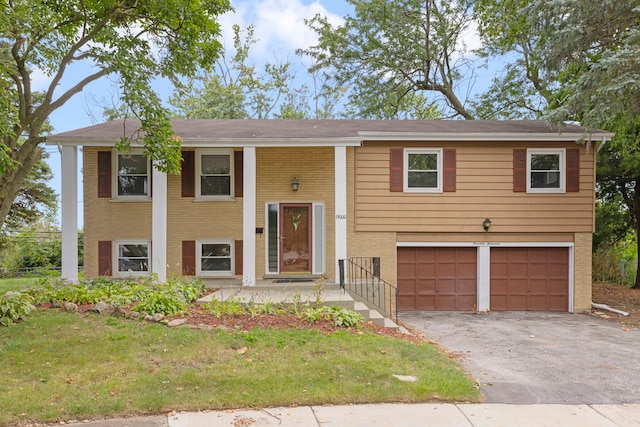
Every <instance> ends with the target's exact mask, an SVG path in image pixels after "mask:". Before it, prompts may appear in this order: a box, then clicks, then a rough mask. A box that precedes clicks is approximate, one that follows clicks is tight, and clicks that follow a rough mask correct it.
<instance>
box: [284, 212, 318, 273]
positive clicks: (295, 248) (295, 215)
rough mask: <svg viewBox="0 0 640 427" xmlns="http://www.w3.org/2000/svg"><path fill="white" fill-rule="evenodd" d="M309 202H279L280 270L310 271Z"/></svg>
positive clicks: (286, 271)
mask: <svg viewBox="0 0 640 427" xmlns="http://www.w3.org/2000/svg"><path fill="white" fill-rule="evenodd" d="M311 224H312V223H311V203H282V204H280V272H281V273H311V259H312V258H311Z"/></svg>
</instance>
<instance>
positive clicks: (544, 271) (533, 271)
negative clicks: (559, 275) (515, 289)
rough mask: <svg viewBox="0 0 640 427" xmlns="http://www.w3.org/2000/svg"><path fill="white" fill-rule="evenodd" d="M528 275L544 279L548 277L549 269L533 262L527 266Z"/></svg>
mask: <svg viewBox="0 0 640 427" xmlns="http://www.w3.org/2000/svg"><path fill="white" fill-rule="evenodd" d="M529 277H532V278H542V279H545V278H547V277H549V269H548V268H547V266H546V265H540V264H534V265H531V266H530V267H529Z"/></svg>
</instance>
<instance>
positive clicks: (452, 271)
mask: <svg viewBox="0 0 640 427" xmlns="http://www.w3.org/2000/svg"><path fill="white" fill-rule="evenodd" d="M456 274H457V266H456V264H454V263H449V262H447V263H446V264H444V263H443V264H438V268H437V271H436V275H437V277H438V278H455V277H456Z"/></svg>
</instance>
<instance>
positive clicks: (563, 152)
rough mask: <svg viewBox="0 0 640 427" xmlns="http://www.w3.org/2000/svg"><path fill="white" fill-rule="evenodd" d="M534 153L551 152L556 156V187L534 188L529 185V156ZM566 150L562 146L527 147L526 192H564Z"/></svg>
mask: <svg viewBox="0 0 640 427" xmlns="http://www.w3.org/2000/svg"><path fill="white" fill-rule="evenodd" d="M534 154H544V155H548V154H553V155H557V156H558V165H559V168H560V169H559V171H558V172H559V175H560V176H559V178H558V180H559V182H558V188H536V187H532V186H531V172H532V171H531V158H532V156H533V155H534ZM565 156H566V150H565V149H564V148H529V149H528V150H527V193H543V194H544V193H565V192H566V187H565V185H566V184H565V183H566V176H567V171H566V160H565V159H566V157H565Z"/></svg>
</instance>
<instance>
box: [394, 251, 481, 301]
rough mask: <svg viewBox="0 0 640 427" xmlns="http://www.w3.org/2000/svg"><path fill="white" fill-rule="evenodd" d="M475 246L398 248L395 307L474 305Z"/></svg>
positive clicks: (475, 284)
mask: <svg viewBox="0 0 640 427" xmlns="http://www.w3.org/2000/svg"><path fill="white" fill-rule="evenodd" d="M476 264H477V257H476V248H398V309H399V310H442V311H445V310H446V311H466V310H474V309H475V308H476V301H477V299H476V288H477V274H476V271H477V268H476Z"/></svg>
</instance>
